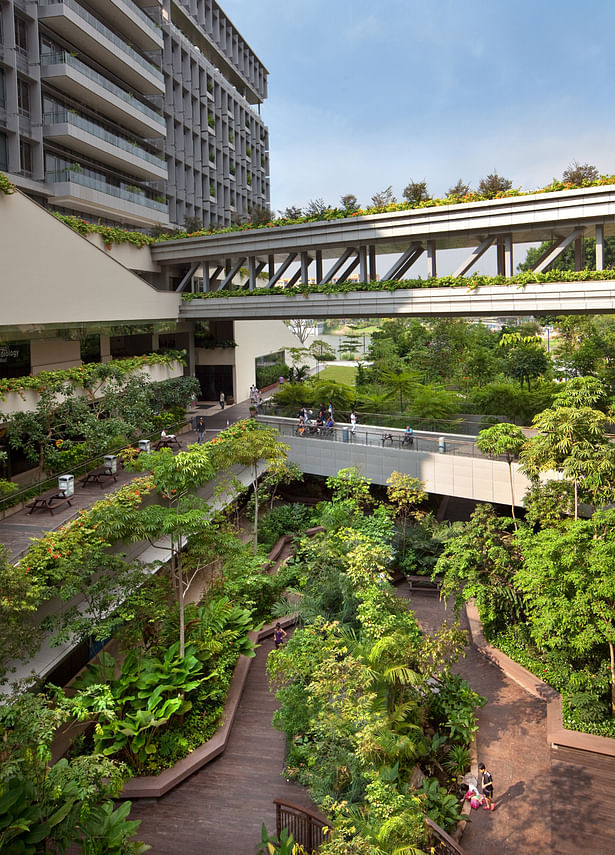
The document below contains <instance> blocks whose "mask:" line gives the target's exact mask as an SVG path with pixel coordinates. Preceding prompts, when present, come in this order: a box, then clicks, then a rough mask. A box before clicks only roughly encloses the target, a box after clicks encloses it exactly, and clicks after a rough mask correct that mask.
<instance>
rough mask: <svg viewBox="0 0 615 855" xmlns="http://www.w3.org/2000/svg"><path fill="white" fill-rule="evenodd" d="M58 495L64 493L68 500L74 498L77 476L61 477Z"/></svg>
mask: <svg viewBox="0 0 615 855" xmlns="http://www.w3.org/2000/svg"><path fill="white" fill-rule="evenodd" d="M58 493H62V495H63V496H65V497H66V498H68V497H69V496H74V494H75V476H74V475H60V477H59V478H58Z"/></svg>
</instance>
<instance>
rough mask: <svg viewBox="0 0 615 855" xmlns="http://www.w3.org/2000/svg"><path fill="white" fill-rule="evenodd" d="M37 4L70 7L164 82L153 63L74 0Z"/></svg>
mask: <svg viewBox="0 0 615 855" xmlns="http://www.w3.org/2000/svg"><path fill="white" fill-rule="evenodd" d="M39 5H41V6H66V8H67V9H72V10H73V12H75V13H76V14H77V15H79V17H80V18H82V19H83V20H84V21H87V23H88V24H89V25H90V26H91V27H93V28H94V29H95V30H96V31H97V32H99V33H100V34H101V35H103V36H104V37H105V38H106V39H108V40H109V41H110V42H112V43H113V44H114V45H115V46H116V47H118V48H120V49H121V50H122V51H123V52H124V53H125V54H127V55H128V56H130V57H131V58H132V59H133V60H134V61H135V62H136V63H137V65H140V66H141V67H142V68H144V69H147V71H148V72H149V73H150V74H152V75H153V76H154V77H156V78H158V79H159V80H160V82H161V83H163V82H164V76H163V74H162V72H161V71H160V70H159V69H158V68H156V66H155V65H152V63H151V62H150V61H149V60H147V59H145V57H143V56H141V54H140V53H137V51H136V50H133V48H131V47H130V46H129V45H128V44H126V42H125V41H124V40H123V39H120V38H119V36H116V35H115V33H114V32H113V31H112V30H110V29H109V28H108V27H105V25H104V24H103V23H102V22H101V21H99V20H98V18H95V17H94V15H91V14H90V13H89V12H88V11H87V10H86V9H84V8H83V6H80V5H79V3H75V2H74V0H39Z"/></svg>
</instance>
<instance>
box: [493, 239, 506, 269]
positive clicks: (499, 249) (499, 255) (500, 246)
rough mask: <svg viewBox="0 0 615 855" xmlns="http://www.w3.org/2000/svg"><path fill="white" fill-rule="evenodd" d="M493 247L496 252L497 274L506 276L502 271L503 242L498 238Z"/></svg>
mask: <svg viewBox="0 0 615 855" xmlns="http://www.w3.org/2000/svg"><path fill="white" fill-rule="evenodd" d="M495 249H496V254H497V264H498V276H506V273H505V272H504V271H505V265H504V244H503V243H501V242H500V241H499V240H498V242H497V244H496V248H495Z"/></svg>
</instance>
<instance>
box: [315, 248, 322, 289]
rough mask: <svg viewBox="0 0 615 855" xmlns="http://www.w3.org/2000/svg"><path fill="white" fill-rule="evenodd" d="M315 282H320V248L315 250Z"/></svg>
mask: <svg viewBox="0 0 615 855" xmlns="http://www.w3.org/2000/svg"><path fill="white" fill-rule="evenodd" d="M316 282H322V249H317V250H316Z"/></svg>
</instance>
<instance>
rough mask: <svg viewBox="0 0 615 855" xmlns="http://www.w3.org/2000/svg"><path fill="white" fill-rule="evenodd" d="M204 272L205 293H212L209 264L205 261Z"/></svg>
mask: <svg viewBox="0 0 615 855" xmlns="http://www.w3.org/2000/svg"><path fill="white" fill-rule="evenodd" d="M201 266H202V270H203V291H204V293H205V294H207V292H208V291H211V282H210V281H209V262H208V261H203V264H202V265H201Z"/></svg>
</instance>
